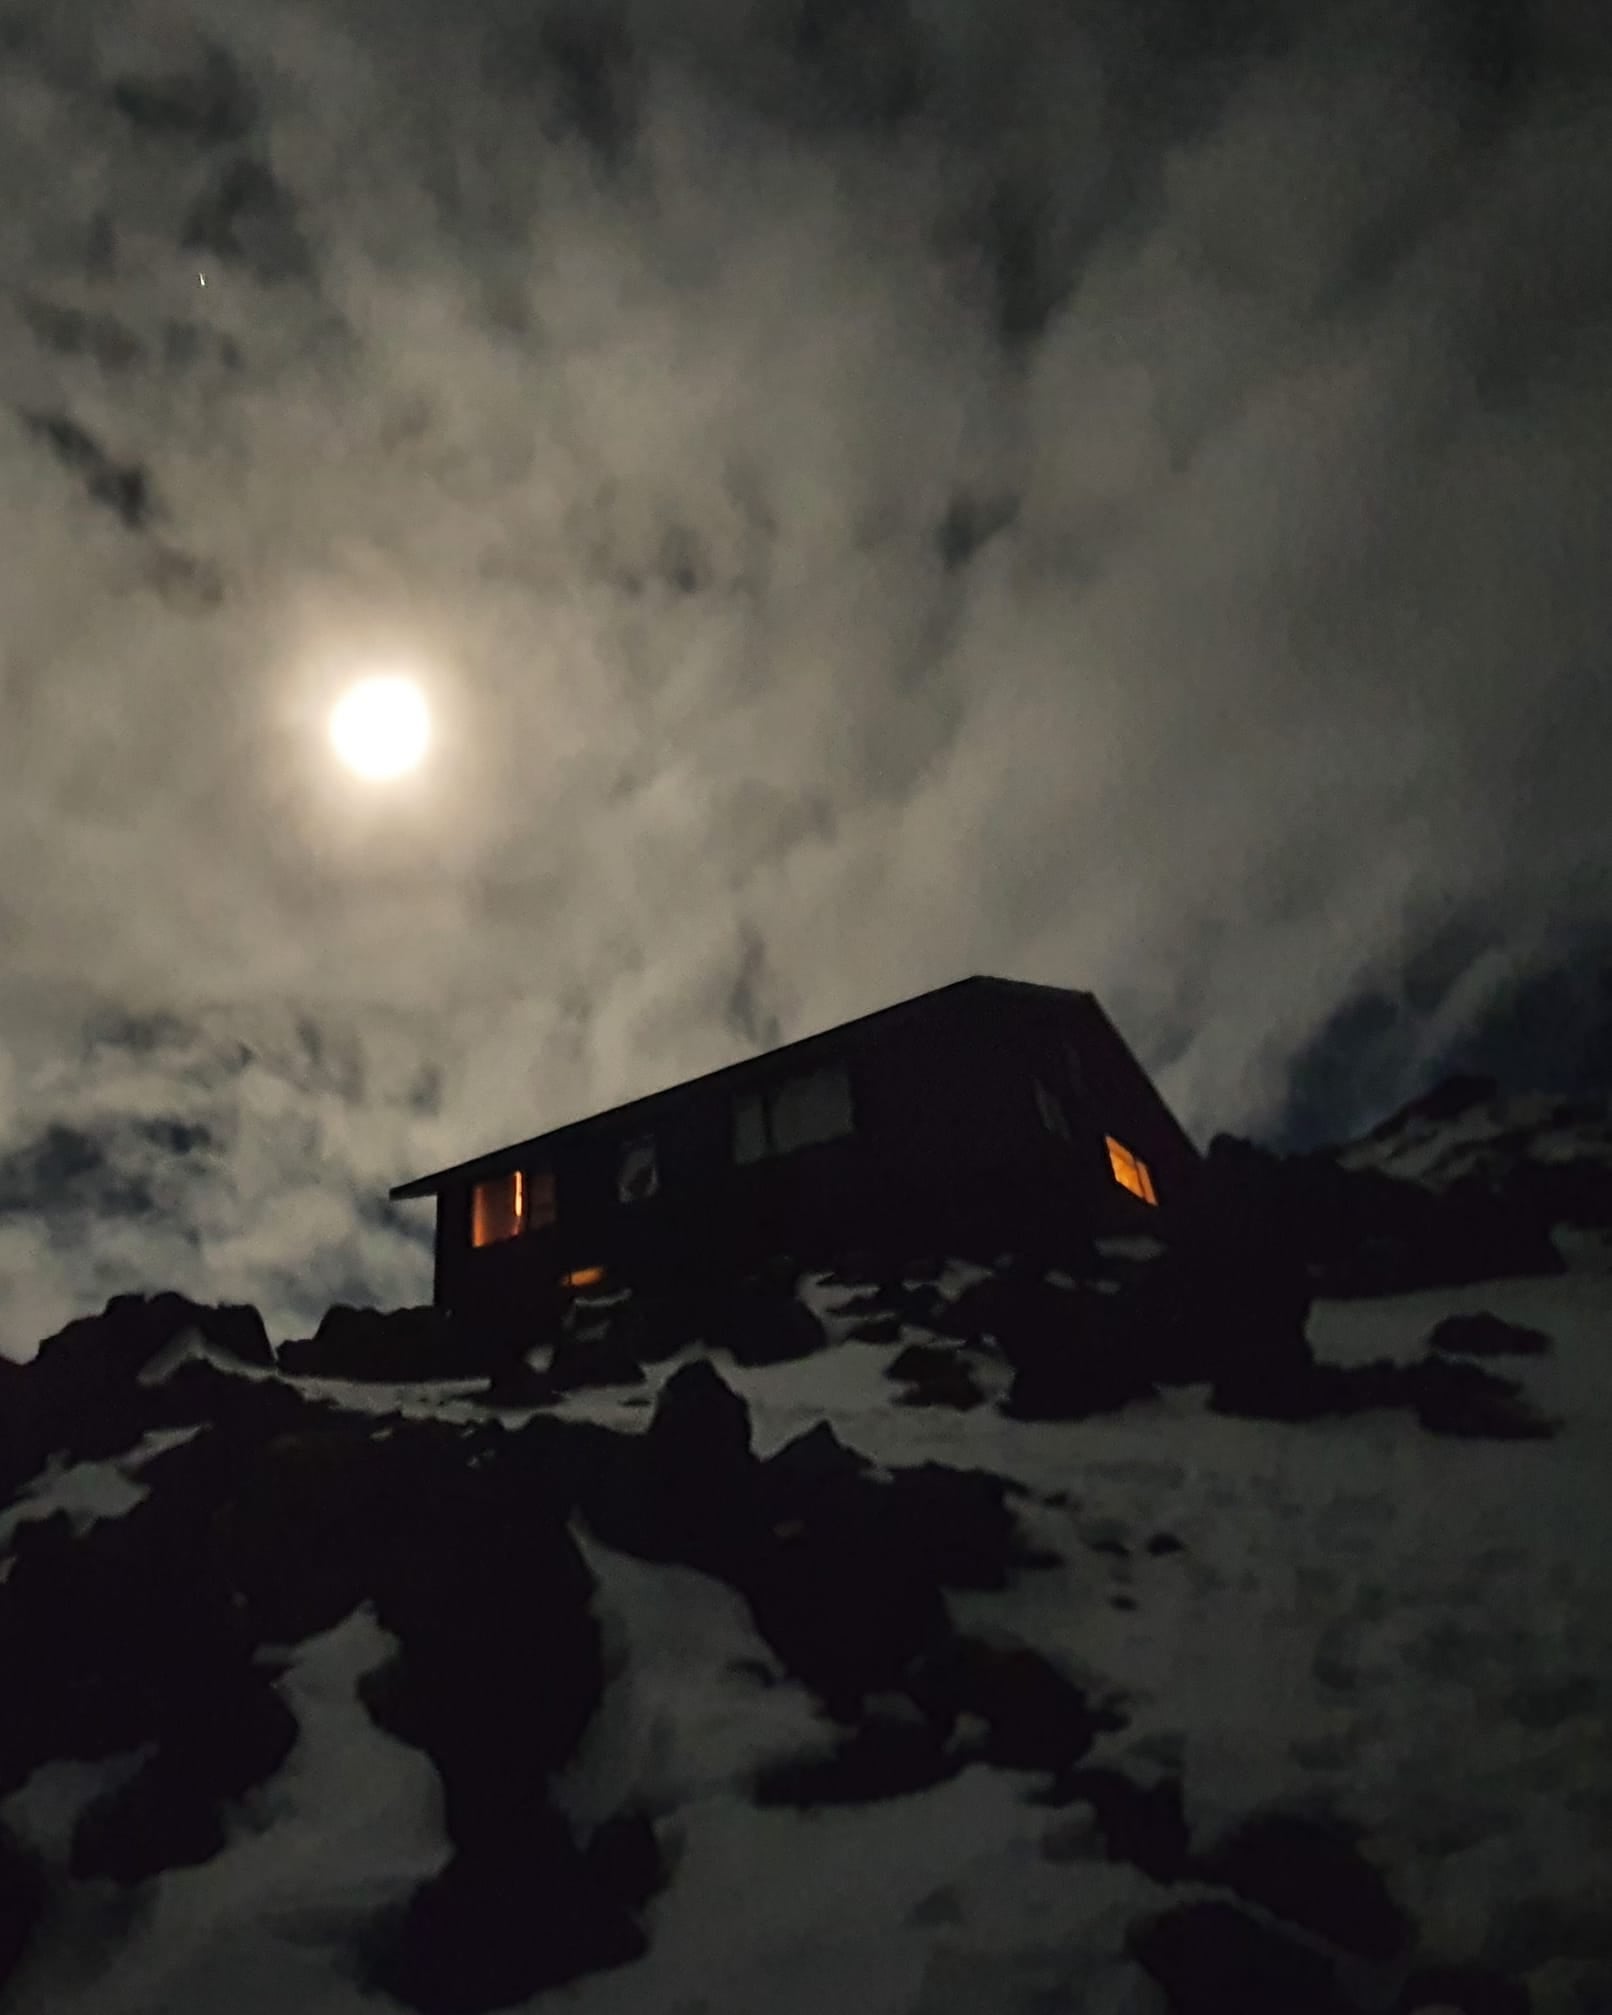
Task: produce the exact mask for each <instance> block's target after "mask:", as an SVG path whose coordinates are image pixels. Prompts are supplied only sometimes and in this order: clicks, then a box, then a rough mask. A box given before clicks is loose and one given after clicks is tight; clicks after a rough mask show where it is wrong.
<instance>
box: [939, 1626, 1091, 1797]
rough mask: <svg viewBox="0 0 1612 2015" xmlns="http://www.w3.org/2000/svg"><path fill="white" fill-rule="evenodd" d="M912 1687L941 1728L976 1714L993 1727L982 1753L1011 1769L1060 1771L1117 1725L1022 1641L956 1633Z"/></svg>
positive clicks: (1057, 1772) (985, 1759)
mask: <svg viewBox="0 0 1612 2015" xmlns="http://www.w3.org/2000/svg"><path fill="white" fill-rule="evenodd" d="M911 1692H912V1697H913V1699H914V1700H915V1701H916V1702H917V1703H918V1705H919V1706H920V1707H921V1708H922V1709H923V1710H924V1712H925V1713H926V1714H928V1715H929V1716H930V1717H931V1718H932V1719H933V1720H934V1721H936V1723H937V1724H938V1725H941V1726H948V1727H949V1726H951V1725H952V1724H953V1722H954V1721H955V1719H956V1717H957V1716H959V1715H961V1714H973V1715H977V1716H978V1717H979V1718H980V1719H981V1720H983V1721H984V1722H985V1723H986V1726H987V1731H988V1732H987V1734H986V1736H985V1739H984V1741H983V1743H982V1745H981V1748H980V1752H979V1753H980V1756H981V1757H982V1759H983V1760H984V1761H986V1762H988V1763H994V1764H996V1765H997V1766H998V1767H1000V1768H1002V1769H1005V1770H1050V1771H1052V1772H1053V1773H1054V1774H1055V1775H1058V1776H1061V1775H1063V1774H1064V1773H1067V1772H1068V1770H1069V1769H1070V1768H1071V1767H1072V1766H1073V1765H1074V1764H1076V1763H1078V1762H1080V1760H1081V1759H1082V1758H1083V1757H1084V1756H1085V1754H1086V1752H1087V1751H1088V1750H1089V1749H1090V1748H1091V1745H1092V1743H1093V1742H1094V1741H1095V1739H1096V1738H1097V1736H1098V1735H1099V1734H1100V1733H1102V1732H1103V1730H1104V1729H1108V1728H1112V1727H1114V1726H1115V1725H1116V1723H1115V1721H1114V1720H1113V1719H1112V1718H1111V1717H1109V1716H1108V1715H1106V1714H1104V1713H1102V1712H1099V1711H1098V1710H1096V1709H1094V1708H1093V1707H1092V1706H1091V1704H1090V1703H1089V1702H1088V1700H1087V1699H1086V1696H1085V1694H1084V1693H1082V1691H1081V1690H1080V1688H1079V1687H1078V1686H1076V1685H1075V1683H1074V1682H1073V1680H1071V1679H1067V1678H1065V1676H1064V1675H1063V1674H1062V1673H1061V1672H1059V1671H1058V1669H1057V1668H1056V1667H1055V1666H1053V1665H1051V1664H1050V1663H1049V1662H1048V1661H1047V1660H1046V1659H1045V1658H1043V1657H1042V1656H1041V1655H1040V1653H1039V1652H1036V1651H1032V1650H1030V1649H1029V1648H1028V1647H1027V1646H1024V1645H999V1644H988V1643H985V1642H984V1641H983V1640H981V1639H978V1638H972V1637H957V1638H953V1639H952V1640H950V1641H949V1642H947V1643H946V1644H944V1645H942V1646H941V1647H940V1648H939V1649H938V1650H937V1651H936V1652H935V1653H934V1654H933V1655H932V1656H931V1657H930V1658H928V1659H926V1660H925V1662H924V1665H923V1667H922V1669H921V1671H920V1672H919V1673H918V1674H917V1675H916V1677H915V1680H914V1683H913V1685H912V1687H911Z"/></svg>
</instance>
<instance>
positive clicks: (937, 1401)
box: [885, 1343, 985, 1413]
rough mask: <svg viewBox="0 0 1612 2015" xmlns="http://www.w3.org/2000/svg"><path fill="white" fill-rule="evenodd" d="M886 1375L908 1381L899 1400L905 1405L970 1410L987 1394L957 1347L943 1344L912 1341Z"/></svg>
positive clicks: (961, 1410) (897, 1357) (892, 1361)
mask: <svg viewBox="0 0 1612 2015" xmlns="http://www.w3.org/2000/svg"><path fill="white" fill-rule="evenodd" d="M885 1376H886V1377H887V1378H893V1379H896V1380H898V1381H901V1382H905V1384H906V1385H907V1387H908V1390H907V1391H906V1392H905V1393H903V1394H902V1396H901V1399H900V1401H899V1402H898V1403H899V1404H900V1405H903V1406H950V1407H953V1408H955V1409H956V1410H957V1411H958V1412H959V1413H966V1412H969V1411H970V1410H971V1409H972V1408H974V1407H976V1406H979V1405H981V1404H983V1402H984V1398H985V1395H984V1393H982V1392H981V1391H980V1389H979V1386H978V1385H977V1384H976V1383H975V1382H974V1376H973V1374H972V1372H970V1370H969V1368H968V1366H967V1365H966V1364H964V1363H963V1362H962V1360H961V1359H960V1358H959V1356H958V1354H957V1352H956V1350H955V1349H950V1348H948V1347H946V1346H945V1345H943V1344H936V1343H910V1344H908V1346H907V1347H906V1349H905V1350H903V1351H899V1352H897V1354H896V1356H895V1357H894V1358H893V1359H892V1360H891V1362H890V1363H889V1364H887V1365H886V1366H885Z"/></svg>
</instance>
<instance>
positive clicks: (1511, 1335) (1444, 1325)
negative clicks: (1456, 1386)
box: [1426, 1311, 1550, 1357]
mask: <svg viewBox="0 0 1612 2015" xmlns="http://www.w3.org/2000/svg"><path fill="white" fill-rule="evenodd" d="M1426 1348H1427V1349H1428V1350H1436V1351H1443V1352H1446V1353H1450V1352H1453V1353H1455V1354H1457V1355H1459V1356H1461V1357H1542V1356H1543V1355H1544V1353H1545V1352H1546V1351H1548V1350H1549V1349H1550V1338H1549V1337H1548V1336H1547V1335H1546V1334H1545V1332H1544V1330H1542V1329H1529V1328H1528V1327H1527V1326H1526V1325H1525V1324H1523V1323H1520V1322H1506V1321H1505V1320H1504V1319H1503V1318H1502V1317H1500V1316H1498V1315H1490V1314H1489V1313H1488V1312H1487V1311H1483V1312H1480V1313H1479V1314H1476V1315H1447V1316H1446V1317H1445V1318H1444V1320H1443V1321H1442V1322H1440V1323H1435V1324H1434V1326H1433V1328H1432V1329H1431V1330H1429V1332H1428V1336H1427V1343H1426Z"/></svg>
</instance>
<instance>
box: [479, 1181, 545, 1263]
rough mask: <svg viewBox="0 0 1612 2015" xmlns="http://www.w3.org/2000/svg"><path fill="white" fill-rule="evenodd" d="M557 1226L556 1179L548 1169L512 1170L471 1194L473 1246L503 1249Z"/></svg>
mask: <svg viewBox="0 0 1612 2015" xmlns="http://www.w3.org/2000/svg"><path fill="white" fill-rule="evenodd" d="M553 1222H554V1176H553V1173H552V1171H550V1170H548V1169H539V1170H537V1171H536V1172H535V1173H529V1172H528V1171H527V1170H526V1169H521V1168H515V1169H511V1170H510V1172H509V1173H508V1174H507V1175H493V1176H489V1177H488V1178H487V1180H486V1181H485V1182H478V1183H477V1184H476V1186H475V1188H474V1189H473V1190H472V1191H471V1192H470V1243H471V1244H472V1245H473V1246H482V1245H499V1244H501V1243H502V1242H503V1241H504V1240H505V1239H506V1238H518V1237H519V1236H520V1234H521V1233H522V1232H523V1231H536V1230H538V1229H539V1228H541V1227H542V1226H543V1225H545V1224H552V1223H553Z"/></svg>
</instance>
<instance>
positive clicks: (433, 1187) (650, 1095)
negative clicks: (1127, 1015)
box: [388, 973, 1092, 1203]
mask: <svg viewBox="0 0 1612 2015" xmlns="http://www.w3.org/2000/svg"><path fill="white" fill-rule="evenodd" d="M986 991H990V992H994V993H1000V994H1005V995H1015V996H1018V997H1020V998H1025V997H1034V998H1038V999H1042V1000H1062V1001H1072V1000H1091V999H1092V996H1091V995H1090V994H1086V993H1082V992H1080V991H1079V990H1078V989H1076V988H1074V987H1052V986H1040V985H1038V984H1036V983H1035V982H1034V981H1031V980H1007V979H998V978H996V977H995V976H994V975H992V974H989V973H974V974H972V975H971V976H970V977H969V978H967V979H960V980H952V981H950V982H949V983H948V984H947V985H945V986H942V987H933V988H931V989H930V991H929V992H928V993H923V994H914V995H912V996H911V997H910V998H909V999H907V1000H902V1001H893V1002H891V1004H890V1005H889V1006H888V1007H882V1008H875V1009H874V1010H873V1011H872V1012H871V1013H870V1014H865V1015H856V1016H853V1018H852V1019H851V1020H850V1021H844V1022H836V1023H835V1024H834V1025H833V1026H832V1027H831V1028H826V1029H818V1030H816V1031H815V1032H814V1033H813V1034H811V1035H806V1036H799V1037H797V1038H796V1040H795V1041H794V1042H786V1043H780V1044H779V1045H778V1047H777V1048H776V1049H770V1050H763V1051H761V1052H760V1053H759V1054H758V1055H755V1056H747V1057H740V1058H738V1059H737V1060H736V1061H735V1062H733V1063H727V1064H719V1065H718V1066H717V1068H716V1069H715V1070H708V1071H703V1072H701V1073H700V1075H699V1076H697V1077H691V1078H683V1079H681V1080H680V1081H679V1082H678V1083H677V1084H671V1085H664V1086H662V1088H661V1089H660V1090H659V1091H652V1092H646V1093H645V1094H644V1095H643V1096H642V1097H641V1098H634V1099H628V1100H627V1101H626V1102H625V1103H624V1104H622V1105H616V1106H610V1107H608V1108H607V1109H606V1110H605V1111H603V1112H596V1113H590V1114H588V1115H587V1117H586V1118H584V1119H575V1120H570V1121H568V1122H567V1123H566V1124H565V1125H564V1126H557V1127H551V1128H549V1130H548V1131H547V1132H546V1133H538V1134H532V1135H531V1136H529V1138H527V1139H525V1140H518V1141H511V1142H509V1143H508V1144H507V1145H505V1146H502V1147H496V1148H490V1149H488V1150H487V1152H486V1153H484V1154H479V1155H472V1156H471V1157H470V1159H469V1160H467V1161H459V1162H455V1163H454V1164H453V1165H452V1166H451V1167H449V1168H439V1169H437V1170H435V1171H434V1173H432V1174H431V1175H418V1176H415V1177H414V1178H413V1179H412V1180H411V1181H409V1182H403V1183H399V1184H398V1185H397V1187H396V1188H395V1189H393V1190H391V1191H389V1192H388V1194H389V1195H390V1196H391V1198H392V1200H393V1202H397V1203H400V1202H402V1201H404V1200H405V1199H407V1198H410V1197H417V1196H431V1195H434V1194H435V1193H436V1191H438V1190H439V1189H442V1188H444V1187H445V1186H446V1185H447V1184H448V1183H450V1182H455V1181H457V1180H459V1179H460V1178H461V1177H465V1176H471V1175H498V1174H501V1173H502V1172H503V1171H504V1170H506V1169H510V1168H514V1167H517V1166H518V1165H519V1164H520V1163H521V1162H522V1161H523V1160H524V1159H525V1158H526V1156H527V1155H528V1154H530V1153H531V1152H532V1150H533V1149H534V1148H547V1147H549V1146H551V1145H553V1144H555V1143H557V1142H559V1141H563V1140H568V1139H572V1138H574V1137H576V1136H577V1135H580V1134H582V1133H585V1132H587V1131H588V1130H589V1129H590V1128H592V1127H598V1126H613V1125H620V1124H622V1123H624V1122H628V1121H630V1120H632V1119H633V1118H634V1117H636V1116H639V1115H642V1117H643V1118H645V1119H647V1118H648V1117H649V1114H650V1112H651V1111H652V1109H653V1108H654V1107H655V1106H657V1105H658V1104H659V1103H660V1102H661V1101H662V1100H663V1099H666V1098H670V1097H671V1096H672V1095H673V1094H674V1093H681V1092H686V1091H689V1090H691V1089H693V1088H694V1087H696V1086H701V1085H717V1084H721V1083H725V1082H734V1083H737V1082H740V1081H742V1080H743V1079H744V1078H745V1077H746V1076H748V1075H749V1074H751V1073H753V1072H761V1071H764V1070H766V1069H768V1068H769V1067H770V1066H771V1065H772V1064H774V1063H775V1062H776V1060H777V1059H778V1058H780V1057H788V1056H793V1055H795V1054H797V1053H809V1052H810V1051H812V1050H813V1049H815V1048H816V1047H817V1046H818V1045H819V1044H826V1043H827V1042H829V1040H830V1039H831V1038H832V1037H834V1036H838V1035H842V1034H844V1033H845V1032H846V1031H847V1030H848V1029H861V1028H866V1027H868V1026H869V1025H870V1024H872V1023H874V1022H879V1021H884V1020H886V1019H887V1018H889V1017H893V1016H897V1015H902V1014H909V1013H912V1012H914V1011H915V1010H918V1009H921V1008H928V1007H929V1006H931V1005H932V1004H933V1003H935V1002H938V1001H941V1000H944V999H948V998H953V999H954V998H956V997H958V996H960V995H962V994H963V993H965V992H976V993H984V992H986Z"/></svg>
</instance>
